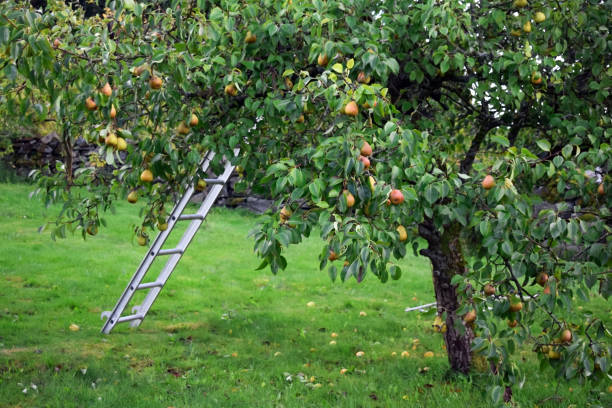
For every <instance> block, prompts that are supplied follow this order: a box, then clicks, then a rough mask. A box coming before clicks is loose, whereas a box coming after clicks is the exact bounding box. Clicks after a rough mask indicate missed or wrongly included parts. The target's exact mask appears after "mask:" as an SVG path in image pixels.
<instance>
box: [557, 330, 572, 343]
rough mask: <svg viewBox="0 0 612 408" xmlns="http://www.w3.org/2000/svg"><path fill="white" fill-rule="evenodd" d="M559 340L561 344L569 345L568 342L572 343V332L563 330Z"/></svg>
mask: <svg viewBox="0 0 612 408" xmlns="http://www.w3.org/2000/svg"><path fill="white" fill-rule="evenodd" d="M559 339H560V340H561V342H562V343H569V342H570V341H572V332H571V331H570V330H569V329H565V330H563V332H561V337H559Z"/></svg>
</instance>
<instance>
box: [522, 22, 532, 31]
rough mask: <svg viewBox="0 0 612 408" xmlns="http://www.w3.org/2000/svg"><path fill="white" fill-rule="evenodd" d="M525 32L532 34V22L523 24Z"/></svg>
mask: <svg viewBox="0 0 612 408" xmlns="http://www.w3.org/2000/svg"><path fill="white" fill-rule="evenodd" d="M523 31H524V32H526V33H530V32H531V21H527V22H526V23H525V24H523Z"/></svg>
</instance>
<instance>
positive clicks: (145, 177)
mask: <svg viewBox="0 0 612 408" xmlns="http://www.w3.org/2000/svg"><path fill="white" fill-rule="evenodd" d="M140 181H142V182H143V183H150V182H152V181H153V173H152V172H151V170H149V169H146V170H143V172H142V173H140Z"/></svg>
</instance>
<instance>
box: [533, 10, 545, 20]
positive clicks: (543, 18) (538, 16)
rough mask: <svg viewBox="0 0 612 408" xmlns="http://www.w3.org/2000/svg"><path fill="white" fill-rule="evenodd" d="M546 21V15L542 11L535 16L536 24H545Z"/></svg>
mask: <svg viewBox="0 0 612 408" xmlns="http://www.w3.org/2000/svg"><path fill="white" fill-rule="evenodd" d="M545 20H546V14H544V13H542V12H541V11H537V12H536V13H535V14H534V15H533V21H535V22H536V23H543V22H544V21H545Z"/></svg>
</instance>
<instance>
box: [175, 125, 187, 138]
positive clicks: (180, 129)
mask: <svg viewBox="0 0 612 408" xmlns="http://www.w3.org/2000/svg"><path fill="white" fill-rule="evenodd" d="M176 131H177V132H178V133H179V134H180V135H186V134H188V133H189V126H187V125H186V124H185V122H181V123H179V125H178V127H177V128H176Z"/></svg>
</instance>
